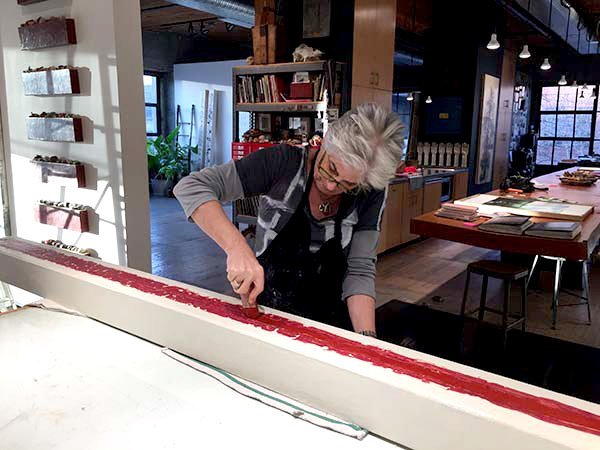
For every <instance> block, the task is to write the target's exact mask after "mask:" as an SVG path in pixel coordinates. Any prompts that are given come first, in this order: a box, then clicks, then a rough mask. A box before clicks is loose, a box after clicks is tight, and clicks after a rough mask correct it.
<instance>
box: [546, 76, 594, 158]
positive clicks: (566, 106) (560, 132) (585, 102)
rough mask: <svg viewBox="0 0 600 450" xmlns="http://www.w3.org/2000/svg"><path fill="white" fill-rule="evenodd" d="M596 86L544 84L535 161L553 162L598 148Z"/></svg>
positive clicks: (588, 152) (575, 156)
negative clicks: (594, 95)
mask: <svg viewBox="0 0 600 450" xmlns="http://www.w3.org/2000/svg"><path fill="white" fill-rule="evenodd" d="M594 91H595V92H598V86H596V85H591V86H587V87H586V88H584V87H582V86H577V87H575V86H547V87H543V88H542V99H541V101H540V123H539V130H540V138H539V140H538V146H537V156H536V161H535V162H536V164H543V165H556V164H558V163H559V162H560V161H562V160H563V159H577V157H578V156H582V155H588V154H590V153H593V151H594V149H596V150H597V151H598V150H600V128H599V125H600V121H599V120H597V115H598V102H597V100H596V99H595V98H592V92H594Z"/></svg>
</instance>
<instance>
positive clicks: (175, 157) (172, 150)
mask: <svg viewBox="0 0 600 450" xmlns="http://www.w3.org/2000/svg"><path fill="white" fill-rule="evenodd" d="M178 134H179V127H177V128H175V129H174V130H173V131H171V132H170V133H169V134H168V135H167V137H163V136H162V135H161V136H158V137H157V138H156V139H148V141H147V145H146V154H147V156H148V172H149V175H150V184H151V188H152V193H153V194H156V195H171V193H172V191H173V186H174V185H175V183H176V182H177V180H178V179H179V178H180V177H181V176H183V175H185V174H186V172H188V171H187V167H188V163H187V160H188V154H189V153H190V152H192V153H197V152H198V147H190V146H181V145H179V143H178V142H177V135H178Z"/></svg>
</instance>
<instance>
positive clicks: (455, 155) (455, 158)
mask: <svg viewBox="0 0 600 450" xmlns="http://www.w3.org/2000/svg"><path fill="white" fill-rule="evenodd" d="M460 148H461V147H460V144H458V143H456V144H454V146H453V147H452V167H458V166H459V165H460Z"/></svg>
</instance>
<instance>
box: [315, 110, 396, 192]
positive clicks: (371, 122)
mask: <svg viewBox="0 0 600 450" xmlns="http://www.w3.org/2000/svg"><path fill="white" fill-rule="evenodd" d="M323 149H324V150H325V151H326V152H327V153H328V154H330V155H331V156H334V157H335V158H338V159H339V160H340V161H341V162H342V163H344V164H346V165H347V166H349V167H352V168H354V169H356V170H358V171H359V173H360V174H361V181H360V182H359V184H360V185H361V186H363V187H366V186H371V187H373V188H375V189H385V188H386V187H387V185H388V183H389V180H390V179H391V178H392V177H393V176H394V173H395V172H396V169H397V167H398V165H399V164H400V160H401V159H402V155H403V150H404V125H403V124H402V122H400V118H399V117H398V115H397V114H396V113H394V112H391V111H389V110H387V109H385V108H384V107H383V106H380V105H378V104H376V103H363V104H362V105H360V106H358V107H357V108H354V109H352V110H350V111H348V112H347V113H346V114H344V115H343V116H342V117H341V118H339V119H338V120H336V121H335V122H333V123H332V124H331V125H330V126H329V129H328V130H327V133H325V136H324V137H323Z"/></svg>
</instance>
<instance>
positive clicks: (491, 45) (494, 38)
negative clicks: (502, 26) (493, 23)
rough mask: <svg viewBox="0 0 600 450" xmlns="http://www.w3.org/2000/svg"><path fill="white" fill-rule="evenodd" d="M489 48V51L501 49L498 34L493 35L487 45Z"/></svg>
mask: <svg viewBox="0 0 600 450" xmlns="http://www.w3.org/2000/svg"><path fill="white" fill-rule="evenodd" d="M487 48H488V49H489V50H497V49H499V48H500V43H499V42H498V35H497V34H496V33H492V37H491V39H490V42H488V44H487Z"/></svg>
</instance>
